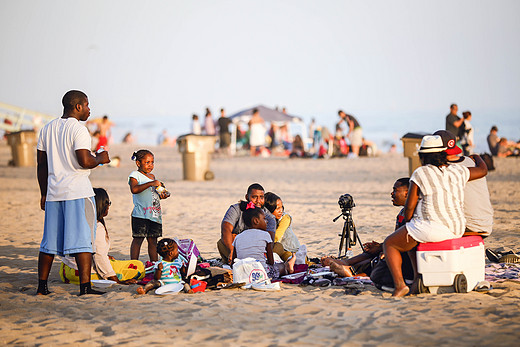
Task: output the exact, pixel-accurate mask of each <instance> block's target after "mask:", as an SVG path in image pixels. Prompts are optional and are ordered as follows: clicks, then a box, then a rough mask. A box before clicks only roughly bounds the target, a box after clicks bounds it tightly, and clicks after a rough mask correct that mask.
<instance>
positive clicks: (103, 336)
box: [0, 142, 520, 346]
mask: <svg viewBox="0 0 520 347" xmlns="http://www.w3.org/2000/svg"><path fill="white" fill-rule="evenodd" d="M135 149H138V148H137V147H136V146H132V145H117V146H112V147H111V149H110V154H111V155H112V156H115V155H118V156H120V157H121V158H122V160H121V166H120V167H119V168H112V167H107V166H103V167H99V168H97V169H95V170H93V171H92V174H91V176H90V177H91V181H92V184H93V186H94V187H103V188H105V189H107V191H108V193H109V195H110V199H111V201H112V206H111V208H110V213H109V215H108V217H107V218H106V224H107V228H108V231H109V234H110V237H111V242H112V252H111V254H112V255H114V256H115V257H116V258H118V259H128V257H129V246H130V242H131V227H130V212H131V210H132V207H133V205H132V197H131V193H130V191H129V189H128V184H127V177H128V174H129V173H130V172H131V171H132V170H134V169H135V164H134V163H133V162H132V161H131V160H130V156H131V153H132V152H133V150H135ZM150 149H151V150H152V151H153V152H154V153H155V165H156V168H155V170H154V173H155V175H156V177H157V178H158V179H160V180H161V181H163V182H164V183H165V184H166V187H167V188H168V189H169V190H170V192H171V193H172V197H171V198H169V199H167V200H163V201H162V209H163V223H164V225H163V235H164V236H177V237H179V238H192V239H193V240H194V241H195V242H196V244H197V246H198V248H199V250H200V251H201V253H202V255H203V256H204V257H205V258H212V257H218V251H217V249H216V245H215V244H216V241H217V240H218V239H219V237H220V231H219V226H220V222H221V220H222V217H223V215H224V213H225V212H226V210H227V208H228V207H229V205H230V204H233V203H235V202H237V201H238V200H239V199H241V198H243V196H244V194H245V190H246V188H247V186H248V185H249V184H251V183H253V182H259V183H261V184H262V185H263V186H264V188H265V189H266V191H273V192H275V193H277V194H278V195H280V196H281V197H282V199H283V201H284V205H285V208H286V211H287V212H288V213H289V214H291V215H292V217H293V229H294V231H295V233H296V234H297V236H298V237H299V240H300V241H301V243H303V244H305V245H307V248H308V254H309V256H310V257H317V256H321V255H326V254H337V248H338V245H339V237H338V233H339V232H340V231H341V228H342V219H340V220H338V221H337V222H336V223H333V222H332V219H333V218H334V217H336V216H337V215H338V214H339V213H340V209H339V206H338V203H337V202H338V197H339V196H340V195H342V194H345V193H349V194H351V195H352V196H353V197H354V200H355V203H356V207H355V208H354V209H353V215H354V221H355V223H356V226H357V230H358V232H359V235H360V237H361V240H362V241H363V242H367V241H370V240H377V241H382V240H383V239H384V237H385V236H386V235H387V234H389V233H390V232H391V231H392V230H393V227H394V223H395V216H396V214H397V213H398V212H399V208H397V207H393V206H392V204H391V199H390V192H391V188H392V185H393V183H394V181H395V180H396V179H397V178H399V177H403V176H407V175H408V159H406V158H404V157H402V156H401V155H394V156H390V155H388V156H383V157H378V158H359V159H354V160H350V159H349V160H347V159H331V160H313V159H295V160H291V159H285V158H270V159H265V158H249V157H242V158H214V159H213V160H212V162H211V169H212V170H213V171H214V173H215V177H216V178H215V180H213V181H207V182H188V181H183V180H182V160H181V156H180V154H179V153H178V152H177V149H175V148H171V147H154V148H150ZM9 159H10V149H9V147H7V145H6V144H5V142H2V143H1V144H0V179H1V182H2V183H1V185H0V202H1V203H0V211H1V216H2V218H0V231H1V233H2V238H0V250H1V252H0V308H1V310H0V343H1V344H3V345H64V344H72V345H86V346H95V345H116V344H125V345H131V346H132V345H134V346H140V345H145V344H188V343H191V344H197V345H217V346H221V345H240V346H244V345H248V346H266V345H320V346H335V345H348V346H374V345H384V346H397V345H410V346H417V345H421V346H437V345H447V344H453V345H463V346H475V345H479V346H490V345H500V346H513V345H518V339H519V338H520V320H519V318H520V284H519V283H517V282H513V281H507V282H503V283H494V284H493V288H494V289H493V290H492V291H490V292H488V293H477V292H471V293H467V294H455V293H448V294H441V295H432V294H421V295H417V296H409V297H406V298H401V299H393V298H390V293H386V292H382V291H379V290H377V289H376V288H375V287H372V286H369V285H366V286H365V287H364V288H363V290H362V292H361V293H360V294H359V295H357V296H354V295H346V294H345V290H344V288H342V287H328V288H317V287H312V286H307V287H299V286H297V285H290V284H282V290H281V291H280V292H257V291H252V290H240V289H230V290H221V291H207V292H205V293H199V294H195V295H188V294H178V295H173V296H164V297H162V296H156V295H153V294H152V293H149V294H148V295H144V296H140V297H137V296H136V295H135V290H136V286H135V285H134V286H114V287H112V288H109V289H108V290H107V293H106V294H104V295H102V296H84V297H78V296H77V293H78V286H75V285H68V284H64V283H62V282H61V281H60V279H59V274H58V269H59V264H60V261H59V260H58V258H57V259H56V260H55V262H54V266H53V269H52V272H51V275H50V279H49V287H50V290H51V291H52V292H53V293H52V294H51V295H49V296H46V297H45V296H35V295H34V293H35V291H36V285H37V257H38V249H39V243H40V240H41V235H42V228H43V219H44V212H43V211H41V210H40V209H39V196H40V195H39V189H38V184H37V180H36V169H35V168H13V167H8V166H7V162H8V160H9ZM495 164H496V167H497V170H496V171H494V172H490V173H489V175H488V185H489V190H490V194H491V201H492V204H493V207H494V209H495V228H494V232H493V234H492V236H491V237H489V238H488V239H486V247H490V248H499V247H508V248H512V249H516V250H519V249H520V247H518V231H519V230H520V209H519V206H520V184H519V182H520V165H519V164H520V161H518V160H517V159H513V158H506V159H495ZM354 251H355V253H357V252H359V247H357V246H356V248H355V249H354ZM141 260H143V261H144V260H147V254H146V245H143V248H142V250H141Z"/></svg>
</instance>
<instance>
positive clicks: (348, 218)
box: [332, 194, 363, 258]
mask: <svg viewBox="0 0 520 347" xmlns="http://www.w3.org/2000/svg"><path fill="white" fill-rule="evenodd" d="M338 204H339V207H340V208H341V214H340V215H339V216H337V217H336V218H334V219H333V220H332V221H333V222H335V221H337V220H338V219H339V217H342V216H343V219H344V220H345V223H344V224H343V230H342V232H341V234H339V236H341V240H340V242H339V253H338V257H339V258H345V257H346V258H349V257H350V256H352V247H353V246H355V245H356V242H357V241H359V245H360V246H361V250H363V244H362V243H361V239H360V238H359V235H358V233H357V231H356V225H355V224H354V220H353V219H352V208H353V207H355V206H356V204H355V203H354V198H353V197H352V195H350V194H343V195H341V196H340V197H339V199H338Z"/></svg>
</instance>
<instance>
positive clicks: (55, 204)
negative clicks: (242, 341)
mask: <svg viewBox="0 0 520 347" xmlns="http://www.w3.org/2000/svg"><path fill="white" fill-rule="evenodd" d="M96 219H97V218H96V202H95V200H94V197H91V198H82V199H76V200H67V201H46V202H45V225H44V228H43V238H42V243H41V244H40V252H43V253H48V254H57V255H60V256H64V255H69V254H76V253H83V252H88V253H93V252H94V251H95V249H94V247H95V246H94V245H95V239H96V224H97V223H96Z"/></svg>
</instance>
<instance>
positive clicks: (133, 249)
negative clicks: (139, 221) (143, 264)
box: [130, 237, 157, 260]
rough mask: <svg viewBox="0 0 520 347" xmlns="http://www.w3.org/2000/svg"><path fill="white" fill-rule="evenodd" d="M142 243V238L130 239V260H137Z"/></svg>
mask: <svg viewBox="0 0 520 347" xmlns="http://www.w3.org/2000/svg"><path fill="white" fill-rule="evenodd" d="M143 241H144V237H134V238H133V239H132V244H131V245H130V259H132V260H139V253H140V252H141V245H142V244H143ZM156 251H157V250H156Z"/></svg>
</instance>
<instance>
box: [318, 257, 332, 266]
mask: <svg viewBox="0 0 520 347" xmlns="http://www.w3.org/2000/svg"><path fill="white" fill-rule="evenodd" d="M320 260H321V265H323V266H329V265H330V263H332V262H333V261H334V259H333V258H332V257H321V259H320Z"/></svg>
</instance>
